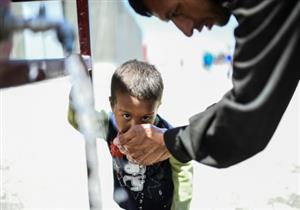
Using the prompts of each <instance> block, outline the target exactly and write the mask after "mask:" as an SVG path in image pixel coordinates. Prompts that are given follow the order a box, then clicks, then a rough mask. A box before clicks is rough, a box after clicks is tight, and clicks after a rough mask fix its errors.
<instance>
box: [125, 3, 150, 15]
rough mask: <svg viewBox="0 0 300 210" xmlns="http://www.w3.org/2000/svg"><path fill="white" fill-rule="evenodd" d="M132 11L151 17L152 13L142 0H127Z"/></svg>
mask: <svg viewBox="0 0 300 210" xmlns="http://www.w3.org/2000/svg"><path fill="white" fill-rule="evenodd" d="M128 2H129V4H130V6H131V7H132V8H133V9H134V11H135V12H136V13H138V14H140V15H142V16H146V17H151V16H152V13H151V12H150V11H149V9H148V8H147V7H146V6H145V3H144V0H128Z"/></svg>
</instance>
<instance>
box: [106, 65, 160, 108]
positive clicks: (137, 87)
mask: <svg viewBox="0 0 300 210" xmlns="http://www.w3.org/2000/svg"><path fill="white" fill-rule="evenodd" d="M163 89H164V85H163V80H162V77H161V74H160V73H159V71H158V70H157V69H156V68H155V66H154V65H151V64H149V63H147V62H143V61H138V60H130V61H127V62H125V63H124V64H122V65H121V66H120V67H119V68H117V70H116V71H115V72H114V74H113V76H112V78H111V99H112V103H113V104H114V103H115V102H116V93H117V92H119V91H120V92H124V93H128V94H130V95H131V96H134V97H136V98H138V99H140V100H154V101H157V100H161V97H162V93H163Z"/></svg>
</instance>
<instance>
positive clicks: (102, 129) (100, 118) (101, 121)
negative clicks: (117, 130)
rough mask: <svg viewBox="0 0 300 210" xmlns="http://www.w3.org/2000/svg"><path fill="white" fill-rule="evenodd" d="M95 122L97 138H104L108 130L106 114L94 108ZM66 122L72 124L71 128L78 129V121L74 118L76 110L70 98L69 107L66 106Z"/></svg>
mask: <svg viewBox="0 0 300 210" xmlns="http://www.w3.org/2000/svg"><path fill="white" fill-rule="evenodd" d="M95 115H96V123H97V134H96V136H97V138H102V139H106V135H107V132H108V114H107V113H106V112H105V111H104V110H101V111H100V112H98V111H96V110H95ZM68 122H69V123H70V124H71V125H72V127H73V128H75V129H76V130H78V131H79V127H78V122H77V119H76V112H75V109H74V107H73V105H72V100H71V99H70V102H69V108H68Z"/></svg>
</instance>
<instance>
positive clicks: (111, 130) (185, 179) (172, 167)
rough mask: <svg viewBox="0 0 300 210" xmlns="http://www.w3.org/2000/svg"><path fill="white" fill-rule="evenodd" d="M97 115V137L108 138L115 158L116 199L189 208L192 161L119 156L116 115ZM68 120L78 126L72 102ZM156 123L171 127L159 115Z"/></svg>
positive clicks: (128, 205) (134, 205)
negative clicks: (144, 161)
mask: <svg viewBox="0 0 300 210" xmlns="http://www.w3.org/2000/svg"><path fill="white" fill-rule="evenodd" d="M95 115H96V118H97V127H98V129H97V131H98V133H97V137H98V138H102V139H105V140H106V141H107V144H108V146H109V148H110V152H111V155H112V157H113V174H114V200H115V201H116V202H117V203H118V204H119V206H120V207H122V208H125V209H130V210H133V209H134V210H135V209H136V210H142V209H143V210H147V209H149V210H150V209H151V210H152V209H156V210H160V209H161V210H162V209H172V210H187V209H189V206H190V203H191V199H192V176H193V167H192V164H191V162H188V163H181V162H179V161H177V160H176V159H175V158H173V157H171V158H169V159H167V160H165V161H162V162H159V163H157V164H153V165H151V166H139V165H136V164H133V163H131V162H129V161H128V160H127V158H126V156H118V155H117V156H116V155H114V152H113V151H112V149H113V146H114V145H113V144H112V141H113V139H114V138H115V137H116V136H117V134H118V131H117V126H116V122H115V118H114V115H113V114H110V115H109V114H107V112H105V111H101V112H97V111H95ZM68 120H69V122H70V124H71V125H72V126H73V127H74V128H76V129H78V126H77V122H76V119H75V114H74V112H73V109H72V107H71V105H70V107H69V112H68ZM155 125H156V126H157V127H160V128H167V129H168V128H170V125H169V124H168V123H167V122H166V121H165V120H163V119H162V118H161V117H160V116H157V118H156V120H155ZM171 206H172V207H171ZM170 207H171V208H170Z"/></svg>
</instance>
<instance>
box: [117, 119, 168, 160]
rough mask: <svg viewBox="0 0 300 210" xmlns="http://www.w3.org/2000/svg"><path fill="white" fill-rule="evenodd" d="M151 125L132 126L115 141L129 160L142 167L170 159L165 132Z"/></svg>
mask: <svg viewBox="0 0 300 210" xmlns="http://www.w3.org/2000/svg"><path fill="white" fill-rule="evenodd" d="M165 131H166V129H161V128H157V127H155V126H154V125H151V124H140V125H135V126H132V127H131V128H130V129H129V130H128V131H126V132H125V133H121V134H119V135H118V137H116V138H115V139H114V144H116V145H118V146H119V147H122V148H124V150H125V151H126V152H125V153H126V156H127V158H128V159H129V160H131V161H133V162H135V163H137V164H140V165H152V164H154V163H157V162H159V161H163V160H165V159H167V158H169V157H170V153H169V151H168V149H167V148H166V146H165V142H164V132H165Z"/></svg>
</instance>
